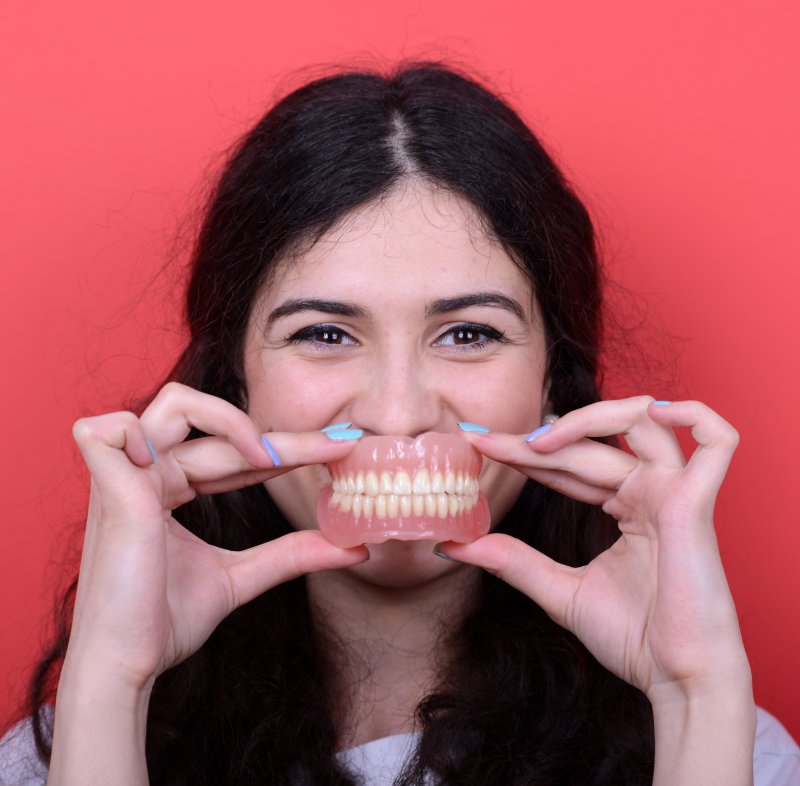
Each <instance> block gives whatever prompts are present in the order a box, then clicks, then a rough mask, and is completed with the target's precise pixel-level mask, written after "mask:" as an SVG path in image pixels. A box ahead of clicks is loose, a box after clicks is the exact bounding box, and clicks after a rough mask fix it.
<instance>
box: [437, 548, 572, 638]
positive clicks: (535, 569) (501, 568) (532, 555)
mask: <svg viewBox="0 0 800 786" xmlns="http://www.w3.org/2000/svg"><path fill="white" fill-rule="evenodd" d="M436 550H437V551H438V552H440V553H441V554H444V555H445V556H447V557H450V558H452V559H454V560H457V561H459V562H466V563H468V564H470V565H477V566H478V567H481V568H483V569H484V570H487V571H488V572H489V573H492V574H494V575H495V576H497V577H498V578H501V579H502V580H503V581H505V582H506V583H507V584H510V585H511V586H512V587H514V588H515V589H518V590H519V591H520V592H522V593H523V594H525V595H527V596H528V597H529V598H530V599H531V600H533V601H534V602H535V603H537V604H538V605H539V606H541V608H542V609H543V610H544V611H545V613H546V614H547V615H548V616H549V617H550V618H551V619H552V620H554V621H555V622H557V623H558V624H559V625H561V626H562V627H567V624H566V623H567V621H568V620H569V617H570V615H569V608H570V605H571V603H572V599H573V598H574V596H575V593H576V591H577V589H578V584H579V574H580V572H581V570H582V569H581V568H571V567H569V566H568V565H562V564H561V563H559V562H556V561H555V560H552V559H550V557H547V556H545V555H544V554H542V552H541V551H537V550H536V549H534V548H532V547H531V546H528V545H527V544H526V543H523V542H522V541H521V540H517V538H512V537H511V536H510V535H501V534H499V533H493V534H489V535H484V537H482V538H478V539H477V540H475V541H473V542H472V543H453V542H447V543H442V544H439V546H437V549H436Z"/></svg>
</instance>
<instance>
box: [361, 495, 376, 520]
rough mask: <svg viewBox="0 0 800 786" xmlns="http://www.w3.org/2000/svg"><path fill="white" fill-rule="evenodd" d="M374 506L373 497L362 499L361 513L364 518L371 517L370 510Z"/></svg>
mask: <svg viewBox="0 0 800 786" xmlns="http://www.w3.org/2000/svg"><path fill="white" fill-rule="evenodd" d="M374 505H375V497H364V502H363V507H362V508H361V511H362V512H363V514H364V515H365V516H371V515H372V508H373V507H374Z"/></svg>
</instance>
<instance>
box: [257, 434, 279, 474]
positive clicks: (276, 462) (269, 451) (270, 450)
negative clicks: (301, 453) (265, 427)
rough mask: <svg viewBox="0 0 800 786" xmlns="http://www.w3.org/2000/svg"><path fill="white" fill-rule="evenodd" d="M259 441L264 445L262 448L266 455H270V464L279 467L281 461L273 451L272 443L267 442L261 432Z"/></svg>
mask: <svg viewBox="0 0 800 786" xmlns="http://www.w3.org/2000/svg"><path fill="white" fill-rule="evenodd" d="M261 443H262V444H263V445H264V450H266V451H267V455H268V456H269V457H270V459H271V461H272V465H273V466H275V467H280V466H281V464H282V463H283V462H282V461H281V460H280V458H279V456H278V454H277V453H276V452H275V448H273V447H272V445H270V444H269V442H267V438H266V437H265V436H264V435H263V434H262V435H261Z"/></svg>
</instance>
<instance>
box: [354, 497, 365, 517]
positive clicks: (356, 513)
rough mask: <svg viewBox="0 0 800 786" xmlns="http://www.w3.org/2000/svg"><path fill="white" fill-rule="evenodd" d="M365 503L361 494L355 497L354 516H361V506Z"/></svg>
mask: <svg viewBox="0 0 800 786" xmlns="http://www.w3.org/2000/svg"><path fill="white" fill-rule="evenodd" d="M363 502H364V497H362V496H361V495H360V494H356V495H355V497H353V515H354V516H355V517H356V518H358V517H359V516H360V515H361V505H362V504H363Z"/></svg>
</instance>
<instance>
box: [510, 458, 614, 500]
mask: <svg viewBox="0 0 800 786" xmlns="http://www.w3.org/2000/svg"><path fill="white" fill-rule="evenodd" d="M512 466H513V465H512ZM514 469H516V470H518V471H519V472H521V473H522V474H523V475H527V476H528V477H529V478H531V479H532V480H535V481H536V482H537V483H541V484H542V485H543V486H547V487H548V488H551V489H553V491H557V492H558V493H559V494H563V495H564V496H566V497H570V498H571V499H576V500H578V501H579V502H586V503H588V504H589V505H605V504H606V502H608V500H609V499H610V498H611V497H612V496H613V495H614V493H615V492H614V491H613V490H612V489H606V488H600V487H598V486H590V485H589V484H588V483H584V482H583V481H581V480H579V479H578V478H576V477H573V476H572V475H570V474H569V473H567V472H559V471H556V470H551V469H536V470H532V469H527V470H526V469H525V468H523V467H514Z"/></svg>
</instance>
